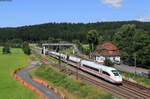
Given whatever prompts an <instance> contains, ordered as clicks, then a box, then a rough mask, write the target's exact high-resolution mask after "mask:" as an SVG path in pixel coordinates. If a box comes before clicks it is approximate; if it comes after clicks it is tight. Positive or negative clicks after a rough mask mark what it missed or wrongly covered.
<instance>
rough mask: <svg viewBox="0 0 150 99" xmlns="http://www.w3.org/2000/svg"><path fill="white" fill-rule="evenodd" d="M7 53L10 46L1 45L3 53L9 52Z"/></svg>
mask: <svg viewBox="0 0 150 99" xmlns="http://www.w3.org/2000/svg"><path fill="white" fill-rule="evenodd" d="M9 53H10V48H9V46H8V45H5V46H4V47H3V54H9Z"/></svg>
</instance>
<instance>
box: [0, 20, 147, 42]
mask: <svg viewBox="0 0 150 99" xmlns="http://www.w3.org/2000/svg"><path fill="white" fill-rule="evenodd" d="M124 24H135V25H136V26H137V28H138V29H144V30H146V31H148V32H150V22H138V21H128V22H127V21H126V22H124V21H122V22H101V23H88V24H83V23H78V24H74V23H47V24H40V25H33V26H23V27H18V28H0V41H2V42H3V41H7V40H11V39H21V40H23V41H39V40H47V39H48V38H49V37H54V38H59V39H63V40H67V41H71V40H75V39H77V40H80V41H81V42H86V34H87V32H88V31H89V30H91V29H95V30H97V31H98V33H99V34H102V35H103V36H104V39H105V40H112V37H113V35H114V33H115V32H116V31H117V29H118V28H120V27H121V26H122V25H124Z"/></svg>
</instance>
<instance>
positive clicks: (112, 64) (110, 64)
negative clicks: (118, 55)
mask: <svg viewBox="0 0 150 99" xmlns="http://www.w3.org/2000/svg"><path fill="white" fill-rule="evenodd" d="M104 65H106V66H110V67H113V66H114V63H113V62H112V61H111V60H110V59H107V58H106V59H105V61H104Z"/></svg>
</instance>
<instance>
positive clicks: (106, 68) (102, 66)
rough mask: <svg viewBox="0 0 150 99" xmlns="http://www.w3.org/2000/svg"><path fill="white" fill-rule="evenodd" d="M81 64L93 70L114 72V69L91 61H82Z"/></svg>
mask: <svg viewBox="0 0 150 99" xmlns="http://www.w3.org/2000/svg"><path fill="white" fill-rule="evenodd" d="M81 63H82V64H85V65H89V66H91V67H94V68H98V69H102V70H116V69H115V68H112V67H108V66H105V65H102V64H98V63H95V62H92V61H87V60H82V62H81Z"/></svg>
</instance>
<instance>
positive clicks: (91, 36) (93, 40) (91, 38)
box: [86, 30, 98, 52]
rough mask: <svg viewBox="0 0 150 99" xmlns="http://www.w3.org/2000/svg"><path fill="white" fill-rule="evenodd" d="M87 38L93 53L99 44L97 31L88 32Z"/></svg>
mask: <svg viewBox="0 0 150 99" xmlns="http://www.w3.org/2000/svg"><path fill="white" fill-rule="evenodd" d="M86 37H87V41H88V43H89V46H90V50H91V52H93V51H94V49H95V47H96V45H97V44H98V33H97V31H96V30H90V31H88V33H87V35H86Z"/></svg>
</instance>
